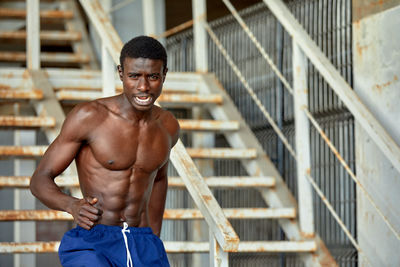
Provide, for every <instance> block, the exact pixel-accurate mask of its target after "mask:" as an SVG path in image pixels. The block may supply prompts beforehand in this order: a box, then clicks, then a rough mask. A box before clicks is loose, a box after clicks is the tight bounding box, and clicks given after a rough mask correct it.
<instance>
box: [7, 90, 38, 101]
mask: <svg viewBox="0 0 400 267" xmlns="http://www.w3.org/2000/svg"><path fill="white" fill-rule="evenodd" d="M0 98H5V99H42V98H43V92H42V91H41V90H37V89H34V90H7V89H0Z"/></svg>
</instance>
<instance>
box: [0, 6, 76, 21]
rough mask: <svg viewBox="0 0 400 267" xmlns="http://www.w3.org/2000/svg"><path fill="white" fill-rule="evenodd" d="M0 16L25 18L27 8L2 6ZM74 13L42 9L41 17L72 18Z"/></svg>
mask: <svg viewBox="0 0 400 267" xmlns="http://www.w3.org/2000/svg"><path fill="white" fill-rule="evenodd" d="M0 17H2V18H19V19H25V17H26V10H25V9H15V8H3V7H2V8H0ZM73 17H74V14H73V13H72V11H68V10H41V11H40V18H44V19H72V18H73Z"/></svg>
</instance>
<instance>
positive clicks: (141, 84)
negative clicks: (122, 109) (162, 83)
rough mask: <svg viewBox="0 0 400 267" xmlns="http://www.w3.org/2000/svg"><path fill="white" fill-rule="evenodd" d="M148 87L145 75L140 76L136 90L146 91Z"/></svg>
mask: <svg viewBox="0 0 400 267" xmlns="http://www.w3.org/2000/svg"><path fill="white" fill-rule="evenodd" d="M149 88H150V86H149V81H148V80H147V79H146V78H145V77H141V78H140V79H139V84H138V90H139V91H148V90H149Z"/></svg>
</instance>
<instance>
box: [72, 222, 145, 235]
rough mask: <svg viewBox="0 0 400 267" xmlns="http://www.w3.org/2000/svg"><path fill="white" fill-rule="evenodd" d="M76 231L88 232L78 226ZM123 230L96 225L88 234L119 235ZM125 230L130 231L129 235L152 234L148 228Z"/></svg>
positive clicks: (112, 226) (110, 226) (113, 226)
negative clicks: (109, 233)
mask: <svg viewBox="0 0 400 267" xmlns="http://www.w3.org/2000/svg"><path fill="white" fill-rule="evenodd" d="M76 228H77V229H78V230H83V231H88V230H86V229H84V228H82V227H80V226H79V225H77V226H76ZM122 229H123V227H122V226H117V225H105V224H96V225H94V226H93V227H92V229H90V230H89V231H90V232H116V233H121V230H122ZM127 230H130V233H131V234H153V230H152V229H151V228H150V227H128V228H127Z"/></svg>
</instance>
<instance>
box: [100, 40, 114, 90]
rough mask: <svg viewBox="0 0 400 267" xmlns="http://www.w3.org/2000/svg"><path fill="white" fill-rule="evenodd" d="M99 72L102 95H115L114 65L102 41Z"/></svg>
mask: <svg viewBox="0 0 400 267" xmlns="http://www.w3.org/2000/svg"><path fill="white" fill-rule="evenodd" d="M101 74H102V75H101V76H102V81H103V97H107V96H113V95H115V65H114V61H113V59H112V57H111V56H110V54H109V53H108V51H107V48H106V46H105V45H104V43H102V44H101Z"/></svg>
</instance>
